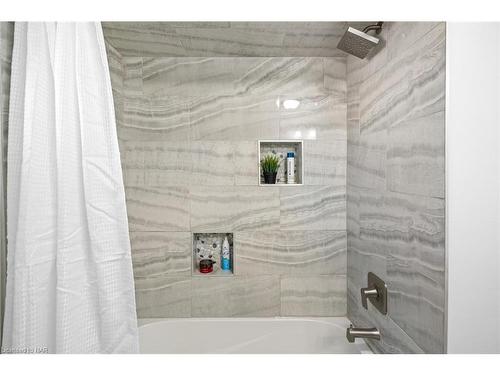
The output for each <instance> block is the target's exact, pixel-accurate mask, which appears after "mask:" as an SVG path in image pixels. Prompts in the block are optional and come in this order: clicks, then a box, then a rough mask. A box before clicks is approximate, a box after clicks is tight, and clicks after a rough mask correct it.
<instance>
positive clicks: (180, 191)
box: [125, 186, 190, 232]
mask: <svg viewBox="0 0 500 375" xmlns="http://www.w3.org/2000/svg"><path fill="white" fill-rule="evenodd" d="M125 195H126V198H127V212H128V221H129V229H130V230H131V231H144V232H155V231H167V232H169V231H170V232H176V231H189V230H190V226H189V190H188V189H187V188H184V187H177V186H170V187H162V188H151V187H126V188H125Z"/></svg>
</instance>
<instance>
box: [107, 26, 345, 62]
mask: <svg viewBox="0 0 500 375" xmlns="http://www.w3.org/2000/svg"><path fill="white" fill-rule="evenodd" d="M345 28H346V23H345V22H103V32H104V36H105V38H106V39H107V40H109V42H111V43H112V44H113V45H115V46H116V47H117V48H118V49H119V50H120V52H121V53H122V54H124V55H129V56H345V53H344V52H342V51H339V50H338V49H337V48H336V46H337V43H338V41H339V39H340V37H341V36H342V35H343V33H344V31H345Z"/></svg>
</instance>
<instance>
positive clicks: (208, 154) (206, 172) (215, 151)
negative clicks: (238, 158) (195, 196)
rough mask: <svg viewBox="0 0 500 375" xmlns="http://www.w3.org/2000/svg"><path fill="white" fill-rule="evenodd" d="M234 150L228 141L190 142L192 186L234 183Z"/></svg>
mask: <svg viewBox="0 0 500 375" xmlns="http://www.w3.org/2000/svg"><path fill="white" fill-rule="evenodd" d="M233 155H234V150H233V145H232V144H231V143H230V142H223V141H196V142H192V143H191V163H192V171H191V184H192V185H194V186H208V185H214V186H227V185H234V174H235V165H234V159H233Z"/></svg>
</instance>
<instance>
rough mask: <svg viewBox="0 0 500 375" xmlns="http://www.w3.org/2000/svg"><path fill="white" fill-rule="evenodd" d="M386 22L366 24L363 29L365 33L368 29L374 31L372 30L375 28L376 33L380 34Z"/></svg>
mask: <svg viewBox="0 0 500 375" xmlns="http://www.w3.org/2000/svg"><path fill="white" fill-rule="evenodd" d="M383 24H384V23H383V22H377V23H376V24H373V25H368V26H366V27H365V28H364V29H363V32H364V33H367V32H368V31H372V30H375V34H377V35H378V34H380V32H381V31H382V25H383Z"/></svg>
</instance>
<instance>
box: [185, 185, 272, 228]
mask: <svg viewBox="0 0 500 375" xmlns="http://www.w3.org/2000/svg"><path fill="white" fill-rule="evenodd" d="M190 201H191V230H192V231H193V232H207V231H208V232H226V231H227V232H233V231H252V230H275V229H279V223H280V199H279V190H278V189H275V188H263V187H258V186H255V187H253V186H213V187H210V186H199V187H197V186H193V187H191V188H190Z"/></svg>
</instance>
